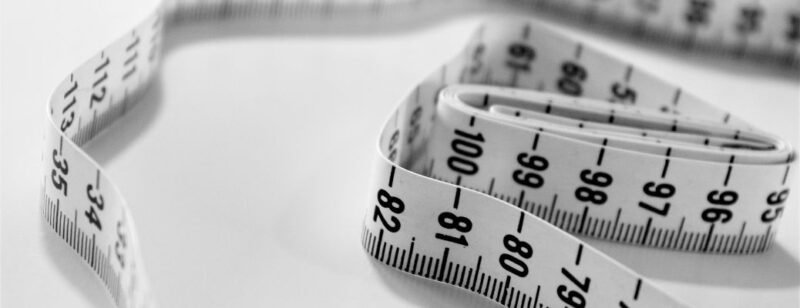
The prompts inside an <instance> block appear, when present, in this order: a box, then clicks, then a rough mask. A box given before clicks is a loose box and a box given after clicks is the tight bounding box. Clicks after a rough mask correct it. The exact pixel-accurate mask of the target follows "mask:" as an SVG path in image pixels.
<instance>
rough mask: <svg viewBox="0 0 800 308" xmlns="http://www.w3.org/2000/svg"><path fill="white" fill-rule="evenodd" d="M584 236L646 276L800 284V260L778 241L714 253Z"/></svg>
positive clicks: (752, 285)
mask: <svg viewBox="0 0 800 308" xmlns="http://www.w3.org/2000/svg"><path fill="white" fill-rule="evenodd" d="M581 239H582V240H585V241H586V242H588V243H589V244H591V245H592V246H594V247H595V248H597V249H599V250H601V251H603V252H604V253H606V254H607V255H609V256H610V257H612V258H614V259H616V260H617V261H619V262H620V263H622V264H625V265H626V266H628V267H630V268H631V269H633V270H634V271H636V272H637V273H639V274H642V275H643V276H645V277H650V278H656V279H662V280H670V281H676V282H688V283H692V284H697V285H712V286H729V287H737V288H747V289H775V288H795V287H796V286H798V285H800V263H799V262H798V260H797V257H796V256H793V255H791V253H790V252H789V251H787V250H786V249H785V248H784V247H783V246H781V245H780V244H779V243H775V245H774V246H773V247H772V248H771V249H769V250H768V251H767V252H764V253H762V254H752V255H715V254H701V253H690V252H679V251H670V250H664V249H654V248H642V247H635V246H631V245H625V244H619V243H611V242H608V241H603V240H597V239H587V238H581Z"/></svg>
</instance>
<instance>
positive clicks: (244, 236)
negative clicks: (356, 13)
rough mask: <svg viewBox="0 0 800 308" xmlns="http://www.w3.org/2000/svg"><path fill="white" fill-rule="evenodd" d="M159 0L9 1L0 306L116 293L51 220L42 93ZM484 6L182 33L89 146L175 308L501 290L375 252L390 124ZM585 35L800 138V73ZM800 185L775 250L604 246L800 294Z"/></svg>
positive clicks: (736, 284) (739, 286) (699, 281)
mask: <svg viewBox="0 0 800 308" xmlns="http://www.w3.org/2000/svg"><path fill="white" fill-rule="evenodd" d="M154 5H155V1H153V0H148V1H87V0H81V1H70V2H69V3H65V2H64V1H47V2H46V3H45V2H36V3H34V2H28V1H16V2H13V3H12V2H10V1H7V2H3V3H2V7H0V12H1V13H0V14H1V15H0V17H1V18H0V20H1V21H2V41H1V42H0V44H1V45H2V51H1V52H2V55H1V56H0V59H2V61H1V62H0V68H1V69H2V70H1V74H2V79H0V102H2V105H0V106H2V109H0V115H1V118H0V125H1V126H0V134H2V135H0V138H2V139H0V140H2V144H1V146H2V158H1V159H2V160H1V161H2V165H0V170H2V179H1V181H2V191H0V198H1V199H0V201H1V202H2V213H1V214H0V217H2V230H1V231H2V295H0V297H1V298H2V299H0V301H1V302H0V303H1V304H2V305H3V306H4V307H52V306H56V305H59V306H68V307H84V306H89V307H106V306H110V305H111V303H110V301H109V300H108V299H106V296H105V293H104V290H103V289H102V287H101V284H100V283H99V282H98V281H96V279H95V278H94V277H93V276H92V274H91V273H90V272H89V271H87V270H86V267H85V266H84V265H83V264H81V261H80V259H79V258H78V257H76V256H75V255H74V253H72V252H71V251H70V250H69V248H68V247H67V246H66V245H64V244H63V243H61V242H60V240H58V239H57V237H56V236H55V235H54V233H52V232H51V231H50V230H48V229H47V228H46V227H45V225H44V224H42V223H41V221H40V220H39V211H38V192H39V190H38V189H39V187H38V185H39V182H40V181H39V176H40V169H41V166H40V146H41V142H42V141H41V136H42V127H43V124H44V106H45V102H46V100H47V98H48V97H49V95H50V92H51V91H52V89H53V88H54V86H55V85H56V84H57V82H58V81H59V80H60V79H61V78H63V76H65V75H66V74H67V73H68V72H69V71H70V70H71V69H72V68H74V67H75V66H77V65H78V64H79V63H82V62H83V60H84V59H86V58H88V57H89V56H90V55H92V54H94V52H96V51H97V50H99V49H100V48H102V47H103V46H105V45H106V44H107V43H109V42H111V41H112V40H113V39H115V38H116V37H118V36H119V35H120V34H122V33H124V32H125V31H127V30H128V29H129V28H130V27H131V26H132V25H134V24H135V23H136V22H138V20H139V19H140V18H142V17H144V16H145V14H147V13H149V10H150V9H151V8H152V7H154ZM486 17H487V16H467V17H460V18H450V19H446V20H444V21H442V22H430V23H426V24H424V25H422V26H419V27H414V28H413V29H410V30H404V31H398V30H397V29H390V30H392V31H380V30H381V28H380V27H378V29H373V30H371V31H368V32H364V31H359V30H355V29H353V28H347V29H343V30H344V32H341V33H339V31H330V30H329V31H325V33H321V32H308V31H299V32H298V31H294V32H292V34H281V33H280V32H279V31H272V30H268V29H266V30H259V29H252V28H247V27H242V26H239V25H224V26H220V25H216V26H202V27H197V28H188V29H183V30H178V31H177V32H175V33H173V34H174V35H172V37H171V38H173V39H175V40H174V42H173V43H171V44H169V46H170V47H169V50H170V51H169V53H168V54H167V55H166V58H165V59H164V61H163V70H162V73H161V77H160V80H159V81H158V82H157V84H156V86H155V87H154V88H153V89H151V91H150V92H149V93H148V94H146V95H145V98H144V101H143V102H141V103H140V105H138V106H137V107H135V108H134V109H132V110H131V112H130V113H129V114H128V115H127V116H126V117H125V118H123V119H121V121H120V123H118V124H116V125H114V126H112V127H111V129H110V130H109V131H108V132H107V133H105V134H104V135H102V136H100V137H99V138H98V139H97V140H95V141H93V142H92V143H91V144H90V146H89V153H91V154H92V155H93V156H94V157H95V158H97V160H98V161H99V162H100V163H101V165H103V166H104V167H106V170H107V171H109V172H110V175H111V178H112V179H114V180H115V182H116V184H117V185H118V186H119V187H120V189H121V190H122V191H123V194H124V195H125V196H126V198H127V200H128V202H129V204H130V205H131V209H132V211H133V215H134V219H135V221H136V224H137V226H138V227H139V229H140V230H139V232H140V234H139V235H140V239H141V242H142V245H143V247H142V249H143V251H144V257H145V262H146V263H145V265H146V266H147V268H148V272H149V275H150V279H151V281H152V284H153V287H154V290H155V292H156V296H157V298H158V300H159V303H160V304H161V306H162V307H242V306H278V307H280V306H321V305H325V306H377V305H381V306H387V307H388V306H429V307H440V306H453V307H459V306H481V305H486V304H488V301H484V300H482V299H480V298H478V297H476V296H472V295H468V294H467V293H466V292H462V291H458V290H456V289H451V288H449V287H444V286H440V285H438V284H435V283H432V282H425V281H422V280H420V279H415V278H411V277H409V276H405V275H402V274H398V273H396V272H393V271H390V270H388V269H384V268H382V267H381V266H380V265H378V264H376V263H373V262H372V261H371V260H370V259H369V257H368V256H367V255H366V254H365V253H363V251H362V249H361V248H360V246H359V234H360V228H361V219H362V217H363V215H364V214H363V213H364V212H363V211H364V208H365V200H366V198H365V192H366V189H367V183H368V176H369V174H370V168H371V166H372V160H373V159H374V144H375V142H376V141H375V138H377V134H378V130H379V126H380V124H381V123H382V121H383V119H384V117H385V116H386V115H388V113H389V112H390V110H391V108H392V107H393V106H394V104H395V102H396V101H397V100H398V99H400V98H401V97H402V96H403V95H404V94H405V92H406V91H407V90H409V89H411V88H412V87H413V86H414V85H415V84H416V82H417V81H419V80H420V79H421V78H422V77H423V76H424V75H425V74H427V73H428V72H429V71H431V70H432V69H433V68H434V67H435V66H437V65H439V64H441V63H442V62H443V61H444V60H446V59H447V58H449V57H450V56H452V55H454V54H455V53H456V52H457V51H458V50H459V48H461V46H462V44H463V42H464V41H465V40H466V38H467V36H468V35H469V34H470V33H471V32H472V31H473V30H474V28H475V27H476V26H477V25H478V24H479V22H480V21H481V20H484V19H485V18H486ZM581 36H585V34H582V35H581ZM589 39H590V40H591V41H592V42H594V45H596V46H601V47H603V48H606V49H607V50H609V51H610V52H612V53H614V54H617V55H620V56H624V57H625V58H626V59H629V60H630V61H631V62H633V63H634V64H636V65H638V66H640V67H645V68H646V69H647V70H650V71H654V72H657V73H658V74H660V75H662V76H663V77H664V78H665V79H667V80H670V81H672V82H675V83H677V84H679V85H681V86H683V87H684V88H685V89H686V91H691V92H694V93H697V94H699V95H700V97H703V98H706V99H708V100H710V101H712V102H715V103H717V104H721V105H724V108H726V109H729V110H730V111H732V112H733V113H734V114H736V115H739V116H742V117H744V118H745V119H747V120H749V121H751V123H753V124H755V125H756V126H759V127H761V128H763V129H765V130H768V131H771V132H774V133H777V134H779V135H780V136H782V137H784V138H786V139H788V140H790V141H791V142H792V143H793V144H795V145H797V144H798V142H797V141H798V116H799V114H798V105H800V102H799V101H798V98H799V97H800V88H799V87H798V81H797V79H794V80H793V79H790V78H785V77H776V76H774V75H773V74H769V73H765V72H751V71H748V70H746V69H744V68H742V66H740V65H735V64H732V63H730V62H727V64H728V65H729V66H731V67H724V66H720V65H718V64H709V63H707V62H709V61H707V60H706V58H702V57H695V56H687V55H684V54H680V53H675V52H674V51H669V52H657V51H656V50H655V49H656V48H644V49H641V47H637V46H636V45H639V44H636V43H630V42H625V41H621V42H620V41H616V40H609V39H608V37H607V36H592V37H590V38H589ZM713 62H714V63H717V61H713ZM722 63H726V62H722ZM795 78H797V77H795ZM795 172H796V170H795ZM340 174H348V176H344V177H341V176H339V175H340ZM792 190H793V194H792V195H791V197H790V199H789V206H788V208H787V212H786V214H785V216H784V220H783V224H782V229H781V230H780V232H779V233H778V237H777V240H778V244H777V245H776V247H774V248H773V249H772V250H771V251H770V252H768V253H766V254H763V255H754V256H707V255H699V254H687V253H677V252H667V251H663V250H653V249H641V248H636V247H631V246H625V245H619V244H612V243H607V242H599V241H594V240H592V241H590V243H592V244H593V245H597V246H598V247H599V248H600V249H602V250H603V251H606V252H607V253H609V254H610V255H611V256H613V257H615V258H617V259H618V260H620V261H621V262H622V263H624V264H627V265H629V266H631V267H632V268H633V269H634V270H637V271H639V272H640V273H642V274H644V275H646V276H648V277H651V278H652V279H654V280H656V281H658V282H660V283H661V285H662V286H663V287H664V288H665V289H666V290H667V291H670V292H672V293H673V294H675V295H676V296H678V297H680V298H681V299H683V300H685V301H686V302H688V303H690V304H694V305H696V306H698V307H708V306H719V307H752V306H761V307H781V306H783V307H797V306H798V305H800V300H798V296H799V294H798V290H800V288H799V287H798V285H800V265H799V264H798V220H800V219H798V218H800V217H799V215H798V208H797V201H798V199H797V194H798V193H800V190H798V187H797V186H795V187H794V188H792ZM191 192H194V193H191ZM198 192H199V193H198Z"/></svg>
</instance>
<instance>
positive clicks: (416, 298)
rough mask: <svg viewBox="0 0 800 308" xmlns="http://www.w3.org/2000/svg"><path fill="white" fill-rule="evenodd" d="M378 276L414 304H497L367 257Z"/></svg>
mask: <svg viewBox="0 0 800 308" xmlns="http://www.w3.org/2000/svg"><path fill="white" fill-rule="evenodd" d="M365 258H369V260H370V261H371V262H370V264H371V265H372V268H373V269H374V270H375V272H377V274H378V275H377V276H378V277H380V278H381V280H382V282H383V283H384V284H386V286H387V287H388V289H389V290H392V291H393V292H395V293H397V294H398V295H399V297H401V298H403V299H405V300H406V301H408V302H409V303H411V304H412V305H413V306H416V307H442V308H444V307H493V306H497V304H496V303H495V302H493V301H490V300H489V299H487V298H486V297H483V296H480V295H477V294H475V293H472V292H468V291H466V290H464V289H460V288H455V287H453V286H451V285H448V284H444V283H441V282H438V281H433V280H429V279H424V278H419V277H417V276H412V275H410V274H407V273H405V272H400V271H398V270H395V269H392V268H389V267H387V266H386V265H384V264H383V263H380V262H378V261H377V260H375V259H373V258H372V257H369V256H366V255H365Z"/></svg>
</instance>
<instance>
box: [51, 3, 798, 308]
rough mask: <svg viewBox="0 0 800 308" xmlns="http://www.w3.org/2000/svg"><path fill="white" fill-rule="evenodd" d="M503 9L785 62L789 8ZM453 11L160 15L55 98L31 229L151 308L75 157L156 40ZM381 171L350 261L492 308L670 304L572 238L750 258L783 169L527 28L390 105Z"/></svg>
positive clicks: (719, 118) (102, 181) (84, 165)
mask: <svg viewBox="0 0 800 308" xmlns="http://www.w3.org/2000/svg"><path fill="white" fill-rule="evenodd" d="M486 2H493V1H486ZM472 4H480V3H478V2H476V3H472ZM502 4H503V5H526V6H530V7H532V8H533V9H534V10H543V11H547V12H553V13H556V14H562V15H566V16H572V17H575V18H582V19H588V20H589V22H592V23H596V24H601V25H607V26H609V27H611V28H617V29H631V30H630V31H632V32H633V34H634V35H638V36H643V37H648V38H655V39H659V40H666V41H673V42H679V43H680V44H683V46H685V47H688V48H697V49H703V50H706V51H711V52H718V53H723V54H727V55H731V56H737V57H743V58H746V59H750V60H755V61H766V62H769V63H771V64H770V65H774V64H776V63H780V64H782V65H785V66H786V67H788V68H789V69H793V68H796V67H797V65H798V59H800V48H799V47H798V46H800V4H798V3H796V2H792V1H774V2H763V3H762V2H758V1H711V0H689V1H644V0H639V1H633V0H617V1H604V2H596V1H588V0H587V1H584V0H574V1H544V0H541V1H506V2H503V3H502ZM461 5H463V3H462V2H459V1H434V0H422V1H379V0H376V1H296V2H294V1H278V0H272V1H219V2H209V1H174V2H165V3H164V4H162V5H161V6H159V8H158V9H157V10H156V12H155V13H154V14H153V15H151V16H150V17H148V18H147V19H146V20H145V21H144V22H143V23H142V24H140V25H139V26H138V27H136V28H135V29H133V30H132V31H131V32H130V33H128V34H126V35H125V36H123V37H122V38H120V39H119V40H118V41H116V42H114V43H113V44H111V45H110V46H109V47H107V48H106V49H104V50H103V51H101V52H100V53H99V54H98V55H96V56H95V57H93V58H91V59H90V60H89V61H87V62H86V63H85V64H84V65H82V66H80V67H79V68H78V69H76V70H75V71H73V72H72V73H71V74H70V75H69V76H68V77H67V78H66V79H65V80H64V82H62V84H61V85H59V87H58V88H57V89H56V91H55V93H54V94H53V96H52V98H51V101H50V104H49V105H48V110H47V112H48V117H47V125H46V126H47V129H46V131H45V147H44V155H43V158H44V160H45V170H44V175H43V189H42V207H41V210H42V215H43V217H44V219H45V221H47V223H48V224H49V225H50V226H52V227H53V229H54V230H55V231H56V232H57V233H58V234H59V235H60V236H61V237H62V238H63V239H64V240H65V241H66V242H67V243H68V244H69V245H70V246H71V247H73V248H74V249H75V251H76V252H77V253H78V255H80V256H81V257H82V258H83V259H84V260H85V261H86V263H87V264H88V265H89V267H90V268H91V269H92V270H93V271H94V272H95V273H96V274H97V276H98V277H99V278H100V280H101V281H102V282H103V283H104V285H105V286H106V287H107V289H108V291H109V294H110V295H111V297H112V298H113V300H114V302H115V303H116V304H117V305H118V306H120V307H147V306H154V303H155V301H154V299H153V298H152V295H151V293H150V290H149V286H148V282H147V278H146V275H145V271H144V267H143V264H142V262H141V252H140V251H139V249H138V247H139V245H138V243H137V242H138V241H137V238H136V231H135V230H136V229H135V227H134V223H133V221H132V220H131V214H130V212H129V210H128V207H127V206H126V205H125V201H124V199H122V197H121V194H120V192H119V191H118V190H117V189H116V187H115V186H114V185H113V184H112V183H111V182H110V181H109V179H108V178H107V177H106V176H105V175H104V173H103V172H102V170H101V168H100V167H99V166H98V165H97V164H96V163H95V162H94V161H93V160H92V159H91V157H89V156H88V155H86V153H84V152H83V151H82V150H81V145H82V144H84V143H85V142H87V141H88V140H91V139H92V138H93V137H94V136H95V135H97V133H98V132H100V131H101V130H102V129H104V128H105V127H106V126H108V125H109V124H110V123H112V122H113V121H114V120H115V119H117V118H118V117H120V116H122V115H124V114H125V112H126V110H127V109H128V108H130V107H131V106H132V105H133V104H135V102H136V100H137V97H138V95H140V94H141V93H142V91H143V90H145V89H146V87H147V84H148V82H149V81H150V80H151V79H152V76H153V74H154V73H155V72H156V71H157V69H158V61H159V57H160V50H161V48H160V46H161V42H162V39H163V37H164V30H165V26H168V25H175V24H180V23H186V22H187V21H202V20H207V21H209V20H216V19H228V18H234V17H246V16H256V17H264V18H271V19H286V18H292V19H297V18H311V19H314V18H328V19H330V20H331V22H335V19H336V18H332V17H348V16H362V17H365V18H376V22H379V19H380V18H381V16H384V15H389V14H395V15H402V14H413V13H415V12H419V11H420V10H433V9H440V10H442V9H443V10H448V9H458V8H459V7H460V6H461ZM378 153H379V158H378V160H377V163H376V167H375V176H374V177H373V179H372V186H371V187H372V188H371V190H370V194H371V200H372V201H373V202H372V203H370V204H369V205H368V207H367V214H366V216H365V220H364V228H363V234H362V244H363V246H364V248H365V250H366V251H367V253H369V254H370V255H371V256H373V257H374V258H375V259H377V260H379V261H380V262H383V263H385V264H386V265H387V266H390V267H393V268H396V269H398V270H401V271H405V272H408V273H411V274H414V275H418V276H421V277H425V278H428V279H433V280H437V281H441V282H444V283H449V284H452V285H454V286H458V287H461V288H464V289H467V290H470V291H472V292H476V293H479V294H482V295H484V296H486V297H489V298H491V299H493V300H494V301H496V302H498V303H500V304H502V305H505V306H509V307H556V306H558V307H561V306H568V307H586V306H590V305H591V306H615V307H617V306H618V307H662V306H663V307H673V306H681V303H680V302H679V301H677V300H675V299H673V298H672V297H670V296H669V295H667V294H664V293H663V292H661V291H660V290H659V289H658V288H657V287H655V286H653V285H652V284H651V283H649V282H648V281H647V280H646V279H645V278H643V277H641V276H639V275H637V274H636V273H634V272H632V271H630V270H629V269H627V268H625V267H624V266H623V265H621V264H619V263H617V262H615V261H614V260H612V259H610V258H608V257H606V256H604V255H602V254H601V253H599V252H598V251H596V250H595V249H593V248H592V247H590V246H587V245H586V244H584V243H583V242H581V241H580V240H578V239H576V238H575V237H573V236H572V235H570V234H569V233H574V234H580V235H585V236H590V237H598V238H603V239H607V240H611V241H618V242H625V243H630V244H635V245H642V246H653V247H660V248H665V249H678V250H687V251H694V252H707V253H753V252H761V251H764V250H765V249H768V248H769V246H770V244H771V243H772V241H773V238H774V235H775V232H776V231H777V223H778V221H779V220H780V216H781V214H782V212H783V208H784V203H785V201H786V198H787V197H788V195H789V187H791V183H792V180H793V173H792V172H791V170H792V165H793V164H794V151H793V149H791V147H790V146H789V145H788V144H786V143H784V142H782V141H781V140H779V139H778V138H776V137H774V136H771V135H769V134H767V133H764V132H761V131H758V130H757V129H755V128H752V127H750V126H748V125H747V124H746V123H744V122H742V121H741V120H738V119H737V118H735V117H734V116H732V115H730V114H729V113H727V112H724V111H722V110H719V109H717V108H715V107H714V106H713V105H710V104H708V103H705V102H702V101H700V100H699V99H697V98H696V97H694V96H692V95H691V94H689V93H686V92H685V91H683V90H681V88H679V87H676V86H674V85H670V84H667V83H665V82H663V81H661V80H659V79H658V78H656V77H654V76H652V75H650V74H648V73H646V72H643V71H641V70H639V69H638V68H635V67H633V66H631V65H629V64H627V63H625V62H623V61H620V60H618V59H615V58H613V57H610V56H607V55H605V54H603V53H602V52H599V51H597V50H594V49H592V48H591V47H590V46H584V45H583V44H581V42H577V41H573V40H571V39H569V38H566V37H563V36H562V35H559V34H557V33H554V32H553V31H552V30H549V29H548V28H546V27H544V26H542V25H539V24H536V23H533V22H530V21H526V20H518V21H502V22H493V23H488V24H486V25H485V26H483V27H482V28H480V29H479V30H478V31H477V32H476V35H475V36H474V37H473V39H472V40H470V42H469V43H468V44H467V47H466V48H465V49H464V51H463V52H462V53H461V54H459V55H458V56H457V57H455V58H454V59H453V60H452V61H451V62H449V63H447V64H445V65H443V66H442V67H440V68H439V69H437V70H436V71H435V72H434V73H432V74H431V75H430V76H429V77H428V78H426V79H425V80H423V81H422V82H421V83H420V84H419V85H418V86H417V87H416V88H415V89H414V91H412V93H410V94H409V95H408V96H407V97H406V98H405V99H403V100H402V102H401V103H400V105H399V106H398V107H397V109H395V111H394V113H393V114H392V115H391V116H390V117H389V119H388V121H387V122H386V124H385V126H384V127H383V130H382V131H381V134H380V140H379V149H378ZM565 231H566V232H565ZM567 232H569V233H567Z"/></svg>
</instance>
